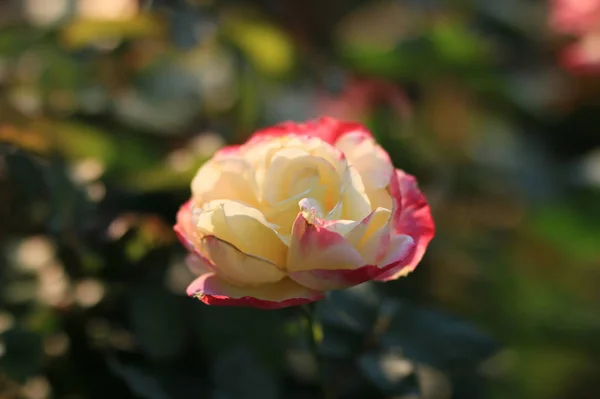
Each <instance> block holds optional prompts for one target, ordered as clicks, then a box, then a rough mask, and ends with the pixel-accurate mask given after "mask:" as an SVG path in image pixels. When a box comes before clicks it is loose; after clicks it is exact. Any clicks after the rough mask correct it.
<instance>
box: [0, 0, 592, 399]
mask: <svg viewBox="0 0 600 399" xmlns="http://www.w3.org/2000/svg"><path fill="white" fill-rule="evenodd" d="M323 115H330V116H334V117H337V118H341V119H347V120H356V121H361V122H364V123H365V124H367V125H368V126H369V128H371V129H372V131H373V132H374V134H375V135H376V137H377V139H378V141H379V142H380V143H381V144H382V145H383V146H384V147H385V148H386V150H387V151H388V152H389V153H390V154H391V156H392V158H393V160H394V163H395V165H396V166H398V167H400V168H403V169H405V170H406V171H408V172H409V173H412V174H414V175H416V176H417V177H418V179H419V182H420V184H421V188H422V189H423V190H424V191H425V192H426V194H427V197H428V199H429V201H430V203H431V206H432V209H433V213H434V218H435V220H436V224H437V230H438V232H437V236H436V238H435V239H434V241H433V243H432V244H431V246H430V250H429V251H428V253H427V254H426V256H425V259H424V260H423V262H422V264H421V265H420V267H419V268H418V269H417V270H416V271H415V272H414V273H413V274H412V275H411V276H410V277H409V278H406V279H403V280H401V281H396V282H391V283H388V284H385V285H384V284H375V285H368V284H367V285H366V286H362V287H359V289H355V290H349V291H346V292H340V293H334V294H333V295H332V297H331V298H329V299H328V301H327V303H325V304H321V305H320V306H321V308H320V312H321V313H320V314H321V320H322V322H323V324H324V333H325V340H324V342H323V348H322V350H323V352H324V355H325V356H326V357H327V359H328V368H327V372H328V375H329V376H330V380H331V381H332V382H331V383H332V386H333V388H334V390H335V392H336V395H337V397H338V398H366V399H371V398H373V399H377V398H426V399H427V398H428V399H451V398H455V399H468V398H494V399H501V398H511V399H512V398H515V399H520V398H522V399H559V398H560V399H562V398H564V399H567V398H568V399H584V398H589V399H596V398H598V397H600V338H599V337H600V311H599V310H600V289H599V287H600V206H599V204H600V130H599V129H600V0H598V1H597V0H588V1H584V0H570V1H569V0H555V1H549V2H546V1H536V0H502V1H491V0H460V1H458V0H456V1H442V0H368V1H367V0H327V1H323V0H321V1H317V0H254V1H234V0H229V1H228V0H195V1H194V0H173V1H166V0H162V1H160V0H154V1H152V0H21V1H18V0H15V1H7V0H4V1H2V2H0V398H2V399H8V398H25V399H45V398H70V399H79V398H81V399H83V398H102V399H105V398H107V397H114V398H150V399H170V398H175V399H178V398H185V399H189V398H218V399H227V398H248V399H254V398H258V399H271V398H286V399H287V398H292V399H294V398H297V399H302V398H305V399H308V398H315V397H318V396H317V395H318V388H317V383H318V382H317V377H316V373H315V365H314V359H313V358H311V356H310V353H309V352H308V344H307V342H306V339H304V338H303V337H304V335H303V333H302V330H303V327H304V325H303V324H302V322H301V321H300V318H299V314H298V310H297V309H294V308H290V309H284V310H281V311H268V312H266V311H259V310H255V309H244V308H211V307H207V306H204V305H203V304H201V303H199V302H197V301H194V300H192V299H189V298H187V297H186V296H185V287H186V285H187V283H188V282H189V281H190V279H191V274H190V273H189V272H188V271H187V269H186V267H185V266H184V264H183V258H184V250H183V248H182V247H181V245H179V244H178V243H176V240H175V237H174V234H173V232H172V230H171V226H172V224H173V222H174V216H175V213H176V211H177V209H178V206H179V205H180V204H181V203H182V202H183V201H185V200H186V197H187V196H188V195H189V183H190V181H191V178H192V176H193V175H194V173H195V171H196V170H197V168H198V167H199V166H200V165H201V164H202V162H204V161H205V160H206V159H207V158H209V157H210V156H211V155H212V154H213V153H214V152H215V151H216V150H217V149H218V148H220V147H221V146H223V145H226V144H229V143H239V142H242V141H243V140H245V139H246V138H247V137H248V136H249V135H250V134H251V133H252V131H253V130H255V129H257V128H259V127H264V126H267V125H270V124H274V123H277V122H280V121H282V120H289V119H291V120H296V121H302V120H306V119H309V118H315V117H319V116H323ZM336 306H337V308H336ZM334 308H335V309H334ZM336 309H337V310H336ZM340 309H341V310H340ZM344 309H346V310H348V312H346V313H344ZM336 312H337V313H336ZM336 315H337V316H340V317H337V316H336ZM341 316H345V317H341ZM382 325H383V326H384V327H381V326H382ZM373 326H375V327H373ZM373 331H376V332H377V334H374V333H373ZM365 337H367V338H368V339H367V338H365Z"/></svg>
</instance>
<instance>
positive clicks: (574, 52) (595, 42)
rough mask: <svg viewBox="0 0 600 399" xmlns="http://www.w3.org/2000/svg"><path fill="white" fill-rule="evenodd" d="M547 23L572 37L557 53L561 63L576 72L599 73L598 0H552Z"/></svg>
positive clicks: (599, 34)
mask: <svg viewBox="0 0 600 399" xmlns="http://www.w3.org/2000/svg"><path fill="white" fill-rule="evenodd" d="M550 6H551V7H550V15H549V25H550V27H551V28H552V29H553V30H554V31H555V32H558V33H563V34H567V35H570V36H573V38H574V39H575V40H574V41H573V42H572V43H570V44H568V45H567V46H566V47H565V48H564V49H563V50H562V51H561V52H560V53H559V59H560V64H561V65H562V67H564V68H565V69H567V70H568V71H569V72H571V73H574V74H580V75H587V74H589V75H597V74H598V73H600V0H553V1H552V2H551V3H550Z"/></svg>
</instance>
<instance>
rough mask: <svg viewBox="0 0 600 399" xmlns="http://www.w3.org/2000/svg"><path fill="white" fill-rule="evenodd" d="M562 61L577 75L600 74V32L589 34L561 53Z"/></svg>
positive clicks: (566, 67)
mask: <svg viewBox="0 0 600 399" xmlns="http://www.w3.org/2000/svg"><path fill="white" fill-rule="evenodd" d="M560 63H561V65H562V66H563V68H565V69H566V70H568V71H569V72H571V73H572V74H575V75H581V76H584V75H599V74H600V34H589V35H586V36H584V37H583V38H581V39H580V40H579V41H578V42H575V43H573V44H571V45H569V46H567V47H566V48H565V49H564V50H563V51H562V52H561V53H560Z"/></svg>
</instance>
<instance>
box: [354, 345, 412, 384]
mask: <svg viewBox="0 0 600 399" xmlns="http://www.w3.org/2000/svg"><path fill="white" fill-rule="evenodd" d="M358 363H359V366H360V369H361V370H362V372H363V373H364V375H365V376H366V377H367V378H368V379H369V380H370V381H371V382H372V383H373V384H375V385H376V386H377V387H378V388H379V389H380V390H381V391H382V392H383V393H385V394H386V395H411V394H412V395H418V394H419V379H418V377H417V374H416V373H415V366H414V364H412V363H411V362H410V361H409V360H407V359H406V358H404V357H402V356H401V355H400V354H399V353H394V352H380V351H371V352H368V353H366V354H364V355H362V356H361V357H360V358H359V360H358Z"/></svg>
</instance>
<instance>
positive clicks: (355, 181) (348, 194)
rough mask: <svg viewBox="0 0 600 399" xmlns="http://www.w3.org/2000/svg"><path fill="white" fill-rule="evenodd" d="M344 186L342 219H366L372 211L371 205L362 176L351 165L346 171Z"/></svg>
mask: <svg viewBox="0 0 600 399" xmlns="http://www.w3.org/2000/svg"><path fill="white" fill-rule="evenodd" d="M343 184H344V187H343V192H342V201H343V205H342V212H341V219H346V220H362V219H364V218H365V217H367V215H368V214H369V213H370V212H371V210H372V208H371V203H370V201H369V197H368V196H367V194H366V192H365V186H364V185H363V182H362V179H361V178H360V175H359V174H358V172H357V171H356V169H354V168H353V167H352V166H351V165H349V167H348V169H346V172H345V176H344V183H343Z"/></svg>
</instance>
